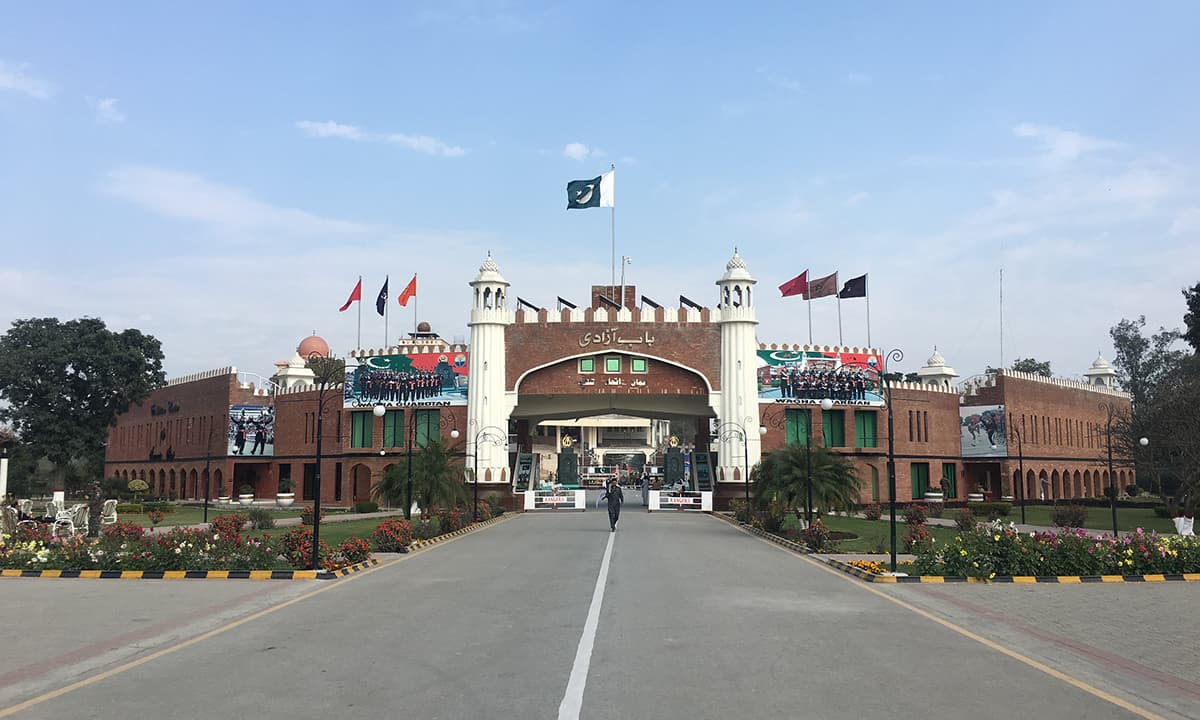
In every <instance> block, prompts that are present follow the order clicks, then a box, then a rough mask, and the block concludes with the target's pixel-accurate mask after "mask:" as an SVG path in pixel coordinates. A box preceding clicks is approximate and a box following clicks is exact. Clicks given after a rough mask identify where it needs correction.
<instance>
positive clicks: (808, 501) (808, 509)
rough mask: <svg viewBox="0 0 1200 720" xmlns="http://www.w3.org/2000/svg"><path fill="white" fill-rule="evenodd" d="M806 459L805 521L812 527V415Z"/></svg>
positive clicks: (806, 437) (805, 434) (805, 438)
mask: <svg viewBox="0 0 1200 720" xmlns="http://www.w3.org/2000/svg"><path fill="white" fill-rule="evenodd" d="M804 459H805V463H806V464H807V466H808V480H807V482H805V492H806V493H807V494H806V497H805V500H804V519H805V521H807V522H808V524H809V525H810V526H811V525H812V414H811V413H810V414H809V416H808V430H807V431H805V433H804Z"/></svg>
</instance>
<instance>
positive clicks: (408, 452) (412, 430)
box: [371, 405, 458, 520]
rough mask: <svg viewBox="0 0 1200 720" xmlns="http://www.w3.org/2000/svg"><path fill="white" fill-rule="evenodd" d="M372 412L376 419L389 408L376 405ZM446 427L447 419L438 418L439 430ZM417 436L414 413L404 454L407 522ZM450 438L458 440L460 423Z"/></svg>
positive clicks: (410, 515)
mask: <svg viewBox="0 0 1200 720" xmlns="http://www.w3.org/2000/svg"><path fill="white" fill-rule="evenodd" d="M371 412H372V413H374V414H375V417H383V416H384V415H386V414H387V408H386V407H384V406H383V405H376V406H375V407H374V408H373V409H372V410H371ZM445 427H446V418H444V417H439V418H438V429H439V430H440V429H444V428H445ZM416 434H417V417H416V412H415V411H414V412H413V415H412V422H410V423H409V424H408V432H406V433H405V440H404V454H405V455H406V456H407V465H408V472H407V474H408V477H407V480H406V481H405V483H404V519H405V520H411V519H412V481H413V476H412V459H413V451H412V446H413V438H414V437H415V436H416ZM450 437H451V438H455V439H457V438H458V423H457V421H455V424H454V428H453V429H452V430H451V431H450ZM384 453H385V451H383V450H381V451H380V453H379V454H380V455H383V454H384Z"/></svg>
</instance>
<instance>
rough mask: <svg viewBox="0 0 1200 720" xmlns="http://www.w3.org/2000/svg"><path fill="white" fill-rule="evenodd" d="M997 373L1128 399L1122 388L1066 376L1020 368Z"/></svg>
mask: <svg viewBox="0 0 1200 720" xmlns="http://www.w3.org/2000/svg"><path fill="white" fill-rule="evenodd" d="M999 374H1001V375H1003V376H1004V377H1010V378H1014V379H1016V380H1028V381H1030V382H1035V383H1041V384H1043V385H1056V386H1058V387H1061V388H1070V389H1072V390H1085V391H1087V392H1093V393H1096V394H1097V395H1108V396H1111V397H1118V398H1123V399H1125V400H1128V399H1130V398H1129V393H1127V392H1125V391H1123V390H1117V389H1115V388H1110V387H1106V386H1104V385H1093V384H1090V383H1085V382H1081V381H1079V380H1069V379H1067V378H1056V377H1046V376H1045V375H1035V374H1034V373H1027V372H1021V371H1020V370H1000V371H999Z"/></svg>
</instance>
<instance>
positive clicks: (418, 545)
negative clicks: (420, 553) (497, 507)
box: [403, 512, 517, 552]
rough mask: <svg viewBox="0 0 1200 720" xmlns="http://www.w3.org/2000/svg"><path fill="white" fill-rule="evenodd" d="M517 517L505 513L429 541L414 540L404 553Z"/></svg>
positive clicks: (511, 513) (515, 514)
mask: <svg viewBox="0 0 1200 720" xmlns="http://www.w3.org/2000/svg"><path fill="white" fill-rule="evenodd" d="M516 516H517V513H514V512H505V513H504V514H503V515H501V516H500V517H494V518H492V519H491V520H481V521H479V522H477V523H471V524H470V525H464V526H463V527H461V528H459V529H458V530H455V531H454V532H452V533H444V534H442V535H438V536H437V537H434V538H429V539H428V540H413V542H412V544H411V545H409V546H408V548H407V549H405V550H404V551H403V552H413V551H416V550H421V549H424V548H427V547H429V546H430V545H437V544H438V543H440V542H445V541H447V540H449V539H451V538H456V537H459V536H460V535H469V534H471V533H473V532H477V531H479V530H482V529H484V528H486V527H488V526H489V525H495V524H496V523H498V522H501V521H502V520H505V519H507V518H513V517H516Z"/></svg>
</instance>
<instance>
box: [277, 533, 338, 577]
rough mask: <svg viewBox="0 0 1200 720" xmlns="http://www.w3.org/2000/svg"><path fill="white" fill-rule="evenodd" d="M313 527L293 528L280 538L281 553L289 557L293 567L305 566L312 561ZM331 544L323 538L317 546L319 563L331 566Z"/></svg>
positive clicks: (322, 565) (327, 566)
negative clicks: (326, 542) (327, 543)
mask: <svg viewBox="0 0 1200 720" xmlns="http://www.w3.org/2000/svg"><path fill="white" fill-rule="evenodd" d="M312 538H313V532H312V528H307V527H298V528H292V529H291V530H288V531H287V532H286V533H284V534H283V535H282V536H281V537H280V538H279V546H278V549H279V554H280V555H282V556H283V557H284V558H286V559H287V561H288V563H289V564H291V566H292V567H297V568H305V567H308V566H309V565H310V564H311V563H312ZM329 560H330V554H329V546H328V545H326V544H325V541H324V540H322V541H321V543H320V545H318V546H317V564H318V565H320V566H321V567H324V568H329V567H330V565H329Z"/></svg>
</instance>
